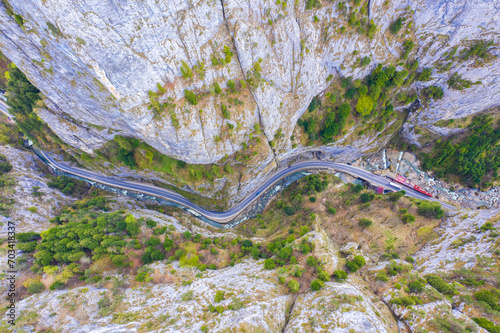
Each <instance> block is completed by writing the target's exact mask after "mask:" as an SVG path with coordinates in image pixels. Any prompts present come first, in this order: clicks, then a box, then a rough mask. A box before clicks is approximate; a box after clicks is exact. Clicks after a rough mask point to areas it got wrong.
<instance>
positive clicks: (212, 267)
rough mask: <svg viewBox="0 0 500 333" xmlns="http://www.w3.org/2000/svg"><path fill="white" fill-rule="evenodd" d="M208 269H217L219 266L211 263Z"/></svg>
mask: <svg viewBox="0 0 500 333" xmlns="http://www.w3.org/2000/svg"><path fill="white" fill-rule="evenodd" d="M208 269H211V270H213V271H215V270H216V269H217V266H216V265H215V264H210V265H209V266H208Z"/></svg>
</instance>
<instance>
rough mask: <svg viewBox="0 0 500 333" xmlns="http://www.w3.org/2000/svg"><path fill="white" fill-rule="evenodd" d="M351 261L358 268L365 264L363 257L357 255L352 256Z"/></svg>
mask: <svg viewBox="0 0 500 333" xmlns="http://www.w3.org/2000/svg"><path fill="white" fill-rule="evenodd" d="M353 261H354V262H355V263H356V265H358V266H359V268H361V267H363V266H364V265H365V263H366V260H365V257H363V256H359V255H358V256H354V258H353Z"/></svg>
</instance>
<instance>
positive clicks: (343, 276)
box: [333, 270, 347, 282]
mask: <svg viewBox="0 0 500 333" xmlns="http://www.w3.org/2000/svg"><path fill="white" fill-rule="evenodd" d="M333 278H334V279H335V281H338V282H342V281H345V280H347V273H346V272H345V271H343V270H336V271H334V272H333Z"/></svg>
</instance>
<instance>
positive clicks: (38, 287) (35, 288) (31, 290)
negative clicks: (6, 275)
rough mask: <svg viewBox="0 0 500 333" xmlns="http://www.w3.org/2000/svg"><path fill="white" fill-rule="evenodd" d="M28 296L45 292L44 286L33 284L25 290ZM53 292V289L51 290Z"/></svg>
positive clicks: (38, 283) (37, 283)
mask: <svg viewBox="0 0 500 333" xmlns="http://www.w3.org/2000/svg"><path fill="white" fill-rule="evenodd" d="M26 289H28V292H29V293H30V294H38V293H41V292H42V291H44V290H45V285H44V284H43V283H41V282H34V283H32V284H30V285H28V287H27V288H26ZM51 290H53V289H51Z"/></svg>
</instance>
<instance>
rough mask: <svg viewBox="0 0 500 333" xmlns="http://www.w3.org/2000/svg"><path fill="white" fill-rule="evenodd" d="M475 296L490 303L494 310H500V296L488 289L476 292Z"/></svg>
mask: <svg viewBox="0 0 500 333" xmlns="http://www.w3.org/2000/svg"><path fill="white" fill-rule="evenodd" d="M474 298H475V299H477V300H478V301H480V302H484V303H486V304H488V305H489V306H490V307H491V308H492V309H493V310H495V311H500V304H498V303H499V302H500V298H499V296H498V295H495V294H494V293H492V292H491V291H490V290H488V289H482V290H480V291H478V292H476V293H474Z"/></svg>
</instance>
